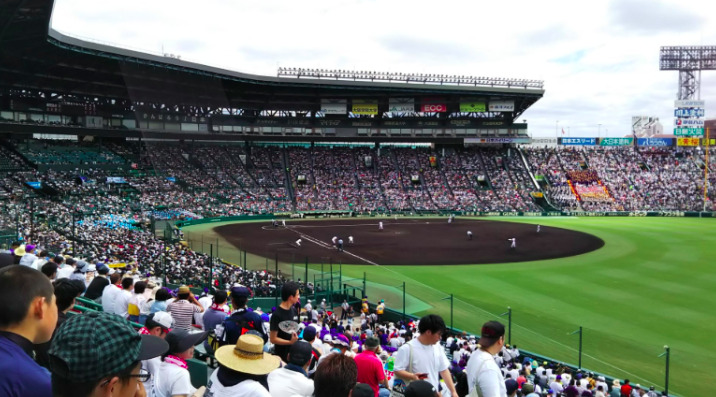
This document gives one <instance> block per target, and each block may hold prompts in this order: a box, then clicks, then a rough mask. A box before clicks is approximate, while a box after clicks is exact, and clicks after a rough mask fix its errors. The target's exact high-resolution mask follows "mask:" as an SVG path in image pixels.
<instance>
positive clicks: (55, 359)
mask: <svg viewBox="0 0 716 397" xmlns="http://www.w3.org/2000/svg"><path fill="white" fill-rule="evenodd" d="M168 349H169V345H168V344H167V342H165V341H164V340H162V339H161V338H158V337H156V336H152V335H139V334H137V332H136V331H135V330H134V328H132V326H131V325H129V323H128V322H127V321H126V320H124V319H123V318H121V317H119V316H117V315H115V314H109V313H105V312H88V313H85V314H81V315H77V316H73V317H70V318H69V319H68V320H67V321H65V322H64V323H63V324H62V326H60V328H58V329H57V333H56V334H55V337H54V339H53V340H52V345H51V347H50V351H49V355H50V371H51V372H52V373H53V376H54V375H58V376H59V377H61V378H64V379H67V380H68V381H71V382H77V383H82V382H92V381H96V380H99V379H102V378H103V377H105V376H109V375H114V374H117V373H118V372H120V371H122V370H123V369H126V368H127V367H128V366H130V365H131V364H132V363H135V362H137V361H142V360H148V359H150V358H154V357H158V356H160V355H162V354H164V353H166V352H167V350H168Z"/></svg>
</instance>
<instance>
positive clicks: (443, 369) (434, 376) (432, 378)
mask: <svg viewBox="0 0 716 397" xmlns="http://www.w3.org/2000/svg"><path fill="white" fill-rule="evenodd" d="M418 331H419V332H420V335H419V336H418V337H417V338H414V339H411V340H410V341H409V342H406V343H405V344H404V345H403V346H401V347H400V349H399V350H398V352H397V353H396V357H395V367H394V368H395V376H396V377H398V378H400V379H402V380H403V381H406V383H407V382H411V381H415V380H420V379H425V380H427V381H428V382H430V383H431V384H432V385H433V386H434V387H435V388H437V389H439V388H440V380H439V378H438V377H440V378H442V379H443V380H444V381H445V386H446V387H447V388H448V390H449V391H450V393H452V395H453V396H456V395H457V392H456V391H455V386H454V385H453V382H452V375H451V374H450V362H449V361H448V359H447V357H446V356H445V349H443V348H442V346H441V345H440V344H439V342H440V339H441V337H442V334H443V332H445V322H444V321H443V319H442V317H440V316H438V315H435V314H429V315H427V316H424V317H422V318H421V319H420V321H419V322H418ZM411 357H412V360H410V358H411Z"/></svg>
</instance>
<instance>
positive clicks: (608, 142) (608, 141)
mask: <svg viewBox="0 0 716 397" xmlns="http://www.w3.org/2000/svg"><path fill="white" fill-rule="evenodd" d="M633 144H634V138H600V139H599V146H629V145H633Z"/></svg>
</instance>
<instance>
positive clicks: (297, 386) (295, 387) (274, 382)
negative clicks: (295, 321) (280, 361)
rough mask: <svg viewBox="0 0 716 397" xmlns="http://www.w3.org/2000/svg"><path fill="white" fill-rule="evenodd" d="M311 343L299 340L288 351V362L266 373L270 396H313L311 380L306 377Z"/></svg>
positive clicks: (310, 354)
mask: <svg viewBox="0 0 716 397" xmlns="http://www.w3.org/2000/svg"><path fill="white" fill-rule="evenodd" d="M312 351H313V349H312V347H311V344H310V343H308V342H306V341H303V340H299V341H297V342H296V343H294V344H293V345H291V349H290V350H289V352H288V363H287V364H286V366H284V367H283V368H277V369H275V370H273V371H271V372H270V373H269V374H268V386H269V392H270V393H271V396H272V397H284V396H300V397H311V396H313V380H311V379H309V378H308V374H307V372H306V371H307V370H308V365H309V364H310V361H311V357H312Z"/></svg>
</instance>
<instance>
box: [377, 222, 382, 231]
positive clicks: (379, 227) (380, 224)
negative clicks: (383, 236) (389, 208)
mask: <svg viewBox="0 0 716 397" xmlns="http://www.w3.org/2000/svg"><path fill="white" fill-rule="evenodd" d="M378 230H383V221H380V222H378Z"/></svg>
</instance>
